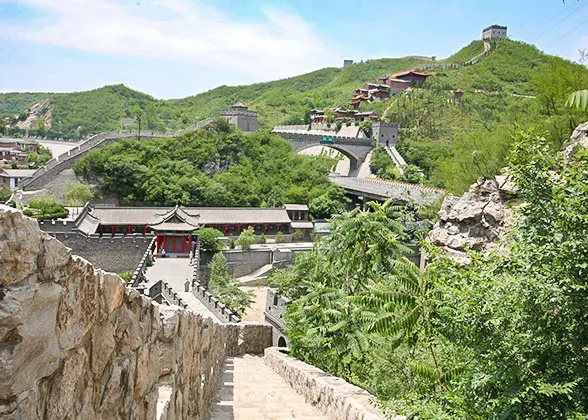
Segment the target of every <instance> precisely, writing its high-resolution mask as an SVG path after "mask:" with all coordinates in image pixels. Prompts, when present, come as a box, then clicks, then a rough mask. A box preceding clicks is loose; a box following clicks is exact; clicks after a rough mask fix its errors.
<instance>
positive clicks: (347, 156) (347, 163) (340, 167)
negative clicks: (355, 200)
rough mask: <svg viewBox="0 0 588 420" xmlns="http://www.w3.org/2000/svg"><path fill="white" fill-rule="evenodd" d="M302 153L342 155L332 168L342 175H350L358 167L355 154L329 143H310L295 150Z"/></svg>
mask: <svg viewBox="0 0 588 420" xmlns="http://www.w3.org/2000/svg"><path fill="white" fill-rule="evenodd" d="M297 152H298V153H300V154H302V155H311V156H318V155H320V154H325V155H326V156H333V157H334V156H335V155H336V154H341V155H343V159H341V160H340V161H339V162H338V163H337V166H336V168H334V170H333V171H334V172H336V173H338V174H339V175H342V176H347V175H350V174H351V173H354V172H355V171H356V170H357V169H358V164H359V160H358V158H357V156H355V155H353V154H351V153H349V152H348V151H347V150H344V149H342V148H338V147H333V146H330V145H316V144H315V145H311V146H309V147H305V148H303V149H299V150H298V151H297Z"/></svg>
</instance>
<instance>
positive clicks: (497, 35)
mask: <svg viewBox="0 0 588 420" xmlns="http://www.w3.org/2000/svg"><path fill="white" fill-rule="evenodd" d="M507 31H508V29H507V27H506V26H500V25H491V26H488V27H487V28H484V30H482V41H490V40H492V39H506V38H507V37H508V32H507Z"/></svg>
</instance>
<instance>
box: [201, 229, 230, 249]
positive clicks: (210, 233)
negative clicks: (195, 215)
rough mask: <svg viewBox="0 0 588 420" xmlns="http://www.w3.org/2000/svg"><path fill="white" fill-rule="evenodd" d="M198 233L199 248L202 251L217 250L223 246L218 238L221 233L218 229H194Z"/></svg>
mask: <svg viewBox="0 0 588 420" xmlns="http://www.w3.org/2000/svg"><path fill="white" fill-rule="evenodd" d="M194 233H195V234H197V235H200V248H201V249H202V250H204V251H212V252H217V251H220V250H221V249H223V248H224V245H223V244H222V243H221V242H220V241H219V240H218V238H220V237H221V236H223V233H222V232H221V231H220V230H217V229H213V228H208V227H202V228H200V229H198V230H195V231H194Z"/></svg>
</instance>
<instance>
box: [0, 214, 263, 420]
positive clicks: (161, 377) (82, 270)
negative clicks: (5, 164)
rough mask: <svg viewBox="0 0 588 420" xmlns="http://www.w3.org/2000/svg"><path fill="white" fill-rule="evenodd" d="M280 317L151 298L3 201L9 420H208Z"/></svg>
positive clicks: (1, 305) (1, 272)
mask: <svg viewBox="0 0 588 420" xmlns="http://www.w3.org/2000/svg"><path fill="white" fill-rule="evenodd" d="M270 345H271V327H269V326H266V325H262V324H253V323H252V324H220V323H213V322H212V321H211V320H208V319H202V318H201V317H200V316H199V315H197V314H195V313H193V312H190V311H188V310H184V309H180V308H178V307H174V306H170V307H164V306H160V305H158V304H157V303H155V302H153V301H152V300H151V299H149V298H148V297H146V296H144V295H141V294H140V293H139V292H138V291H136V290H133V289H128V288H126V287H125V284H124V282H123V281H122V280H121V279H120V278H119V277H118V276H116V275H114V274H110V273H105V272H104V271H102V270H98V269H95V268H94V267H93V266H92V265H91V264H90V263H88V262H87V261H86V260H84V259H82V258H80V257H77V256H72V255H71V254H70V251H69V250H68V249H67V248H66V247H65V246H63V245H62V244H61V243H60V242H59V241H57V240H56V239H55V238H53V237H51V236H49V235H48V234H46V233H43V232H41V231H40V230H39V227H38V225H37V222H36V221H35V220H33V219H30V218H27V217H25V216H23V215H22V213H21V212H20V211H18V210H16V209H12V208H10V207H7V206H2V205H0V419H2V420H5V419H6V420H8V419H10V420H12V419H15V420H16V419H31V420H33V419H74V418H80V419H109V420H110V419H155V418H158V419H159V418H163V419H167V420H174V419H203V418H205V416H206V410H207V407H208V405H209V402H210V399H211V398H212V396H213V394H214V392H215V389H216V384H217V380H218V377H219V373H220V370H221V365H222V362H223V360H224V358H225V356H228V355H239V354H243V353H245V352H251V353H259V352H262V351H263V349H264V348H266V347H268V346H270Z"/></svg>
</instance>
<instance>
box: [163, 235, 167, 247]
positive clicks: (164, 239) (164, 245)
mask: <svg viewBox="0 0 588 420" xmlns="http://www.w3.org/2000/svg"><path fill="white" fill-rule="evenodd" d="M163 248H164V249H165V250H166V251H167V235H163Z"/></svg>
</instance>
